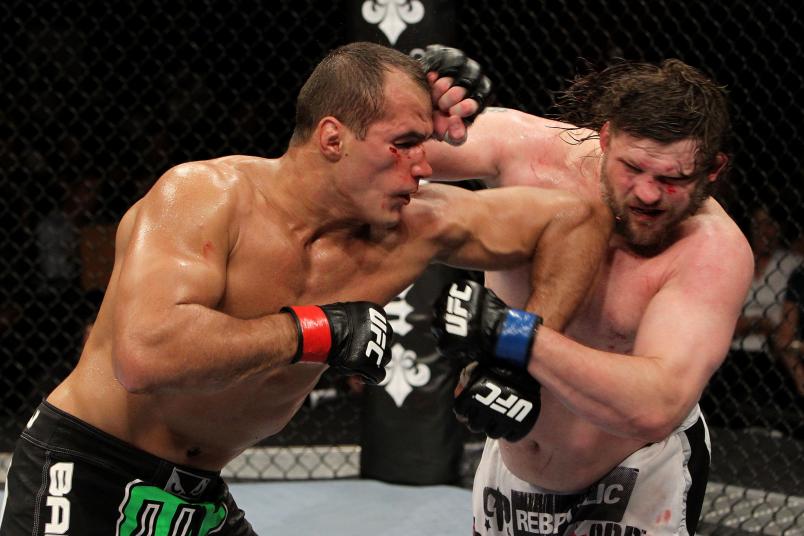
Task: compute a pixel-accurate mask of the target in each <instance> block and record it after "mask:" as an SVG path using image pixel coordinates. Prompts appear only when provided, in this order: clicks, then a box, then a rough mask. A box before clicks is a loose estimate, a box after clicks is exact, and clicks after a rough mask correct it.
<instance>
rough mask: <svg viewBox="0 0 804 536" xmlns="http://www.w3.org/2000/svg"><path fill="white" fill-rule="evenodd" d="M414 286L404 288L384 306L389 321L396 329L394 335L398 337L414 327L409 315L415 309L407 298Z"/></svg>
mask: <svg viewBox="0 0 804 536" xmlns="http://www.w3.org/2000/svg"><path fill="white" fill-rule="evenodd" d="M412 287H413V285H411V286H409V287H408V288H406V289H405V290H403V291H402V292H401V293H400V294H399V295H398V296H397V297H395V298H394V299H393V300H392V301H390V302H389V303H387V304H386V305H385V307H384V309H385V314H386V315H388V321H389V322H390V323H391V327H392V328H393V330H394V335H396V336H397V337H404V336H405V335H407V334H408V333H410V330H412V329H413V326H412V325H411V324H410V323H409V322H408V320H407V318H408V315H409V314H410V313H411V312H412V311H413V306H412V305H411V304H409V303H408V302H407V300H406V299H405V297H406V296H407V294H408V291H409V290H410V289H411V288H412Z"/></svg>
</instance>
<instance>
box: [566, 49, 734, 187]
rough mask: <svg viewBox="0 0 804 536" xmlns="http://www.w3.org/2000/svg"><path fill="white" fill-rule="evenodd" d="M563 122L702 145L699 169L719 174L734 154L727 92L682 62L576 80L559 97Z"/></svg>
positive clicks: (614, 68)
mask: <svg viewBox="0 0 804 536" xmlns="http://www.w3.org/2000/svg"><path fill="white" fill-rule="evenodd" d="M556 105H557V108H558V115H557V117H558V119H560V120H562V121H565V122H567V123H571V124H573V125H575V126H577V127H581V128H588V129H592V130H595V131H599V130H600V129H601V128H602V127H603V125H604V124H605V123H606V122H607V121H608V122H609V124H610V125H611V127H612V128H613V129H615V131H617V130H619V131H623V132H626V133H628V134H631V135H633V136H636V137H639V138H649V139H652V140H656V141H659V142H662V143H671V142H675V141H679V140H683V139H687V138H691V139H695V140H697V141H698V143H699V145H698V154H697V155H696V168H697V169H698V170H704V171H710V170H714V169H716V167H717V165H718V161H717V160H716V156H717V154H718V153H721V152H722V153H726V154H728V152H729V145H730V139H731V122H730V120H729V109H728V102H727V97H726V91H725V88H723V87H722V86H718V85H717V84H715V82H713V81H712V80H711V79H710V78H708V77H707V76H705V75H704V74H703V73H701V72H700V71H699V70H698V69H696V68H694V67H691V66H690V65H687V64H686V63H684V62H683V61H681V60H677V59H668V60H665V61H663V62H662V63H661V64H659V65H653V64H649V63H637V62H626V61H619V62H618V63H616V64H614V65H611V66H609V67H607V68H605V69H603V70H601V71H596V72H595V71H593V72H590V73H587V74H584V75H581V76H579V77H577V78H575V80H573V82H572V85H571V86H570V87H569V89H567V90H566V91H564V92H562V93H560V94H559V95H558V96H557V98H556Z"/></svg>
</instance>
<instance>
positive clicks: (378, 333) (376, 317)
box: [366, 309, 387, 367]
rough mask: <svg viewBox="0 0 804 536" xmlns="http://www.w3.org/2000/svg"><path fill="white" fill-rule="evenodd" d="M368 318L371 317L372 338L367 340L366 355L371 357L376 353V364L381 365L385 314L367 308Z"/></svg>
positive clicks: (383, 353) (385, 325) (385, 327)
mask: <svg viewBox="0 0 804 536" xmlns="http://www.w3.org/2000/svg"><path fill="white" fill-rule="evenodd" d="M369 318H370V319H371V333H373V334H374V339H373V340H371V341H369V343H368V346H366V357H371V354H372V353H374V354H377V366H378V367H379V366H382V356H383V355H385V343H386V342H387V341H386V340H385V338H386V337H385V331H386V329H387V324H386V321H385V316H383V314H382V313H380V312H379V311H378V310H376V309H369Z"/></svg>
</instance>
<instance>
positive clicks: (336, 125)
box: [316, 115, 346, 162]
mask: <svg viewBox="0 0 804 536" xmlns="http://www.w3.org/2000/svg"><path fill="white" fill-rule="evenodd" d="M345 128H346V127H345V126H344V124H343V123H341V122H340V121H338V120H337V119H336V118H334V117H332V116H330V115H328V116H327V117H324V118H322V119H321V121H319V122H318V127H317V128H316V136H317V140H318V148H319V150H320V151H321V154H322V155H324V158H326V159H327V160H329V161H330V162H337V161H338V160H340V159H341V156H343V134H344V130H345Z"/></svg>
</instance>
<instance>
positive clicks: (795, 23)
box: [0, 0, 804, 534]
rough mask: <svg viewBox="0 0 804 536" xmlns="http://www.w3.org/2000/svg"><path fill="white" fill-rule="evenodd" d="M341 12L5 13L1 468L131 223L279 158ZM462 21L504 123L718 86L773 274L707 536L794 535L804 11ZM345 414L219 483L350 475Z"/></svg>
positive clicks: (752, 319)
mask: <svg viewBox="0 0 804 536" xmlns="http://www.w3.org/2000/svg"><path fill="white" fill-rule="evenodd" d="M413 3H416V2H415V0H414V2H413ZM374 4H375V5H378V4H379V2H374ZM397 4H400V5H401V6H403V7H404V5H410V4H411V2H397ZM423 4H424V5H425V8H426V5H427V2H426V1H424V2H423ZM352 5H354V3H352ZM345 8H346V6H345V5H344V4H343V3H340V2H332V3H322V2H317V3H313V2H307V1H304V0H300V1H297V2H287V1H281V2H271V3H263V5H260V4H259V3H256V2H240V1H234V2H226V3H224V2H213V1H210V0H207V1H197V2H187V1H178V2H154V1H130V2H100V1H90V0H85V1H82V2H55V1H47V0H39V1H37V0H34V1H33V2H22V1H20V0H11V2H8V3H7V7H6V9H5V10H4V13H2V14H0V20H2V23H3V28H4V29H5V31H4V32H2V34H0V80H1V82H0V84H1V85H2V92H0V96H1V98H2V102H3V106H2V107H0V114H1V115H0V217H1V218H2V225H0V247H2V252H1V254H0V278H2V290H0V337H2V342H1V344H0V351H2V355H0V451H6V452H8V451H10V450H11V449H12V448H13V444H14V441H15V439H16V436H17V435H18V433H19V431H20V430H21V428H22V426H23V425H24V423H25V421H26V419H27V418H28V417H29V415H30V414H31V412H32V411H33V408H34V407H35V406H36V404H38V403H39V401H40V400H41V398H42V397H43V396H44V395H45V394H46V393H47V392H49V391H50V389H52V388H53V387H54V386H55V385H56V384H57V383H58V381H59V380H60V379H61V378H63V377H64V376H65V375H66V374H67V373H68V372H69V371H70V369H71V368H72V367H73V366H74V364H75V362H76V360H77V356H78V355H79V353H80V348H81V344H82V341H83V337H84V334H85V331H86V329H87V327H88V326H90V325H91V322H92V320H93V317H94V314H95V312H96V310H97V307H98V305H99V303H100V299H101V298H102V294H103V289H104V287H105V284H106V280H107V278H108V275H109V272H110V268H111V262H112V255H113V238H114V230H115V225H116V222H117V221H118V220H119V218H120V217H121V216H122V214H123V212H124V211H125V209H126V208H127V207H128V206H129V205H130V204H131V203H132V202H134V201H135V200H136V199H138V198H139V197H140V196H141V195H142V194H143V193H144V192H145V191H146V190H147V189H148V188H149V187H150V185H151V184H152V183H153V181H154V180H155V179H156V178H157V177H158V176H159V175H160V174H161V173H163V172H164V171H165V170H167V169H168V168H169V167H170V166H172V165H175V164H177V163H179V162H183V161H187V160H200V159H206V158H211V157H215V156H220V155H224V154H232V153H243V154H254V155H258V156H267V157H274V156H278V155H279V154H281V153H282V152H283V150H284V148H285V146H286V144H287V141H288V139H289V136H290V133H291V130H292V125H293V107H294V100H295V95H296V93H297V91H298V89H299V88H300V86H301V84H302V82H303V81H304V79H305V78H306V77H307V75H308V74H309V72H310V71H311V70H312V68H313V66H314V65H315V63H316V62H317V61H318V60H319V59H320V58H321V57H322V56H323V55H324V54H325V53H326V51H328V50H329V49H331V48H333V47H334V46H337V45H339V44H342V43H344V42H346V41H348V40H349V39H348V36H347V35H346V31H345V28H346V26H347V23H346V20H347V18H348V17H350V16H355V15H353V14H347V13H345V12H344V10H345ZM351 8H352V7H350V9H351ZM455 15H456V17H457V19H456V21H455V23H456V25H457V28H458V31H457V35H458V38H457V41H456V42H455V43H452V44H454V45H456V46H459V47H461V48H463V49H464V50H466V51H467V53H468V54H469V55H470V56H472V57H474V58H476V59H478V60H479V61H480V62H481V64H483V65H484V66H486V67H487V71H488V74H489V76H490V77H491V78H492V79H493V80H494V81H495V82H496V90H495V96H494V102H495V103H496V104H498V105H502V106H507V107H513V108H520V109H523V110H527V111H529V112H532V113H535V114H539V115H545V114H549V113H550V112H551V105H552V102H553V98H554V94H555V92H556V91H558V90H561V89H562V88H564V87H566V85H567V81H568V80H569V79H571V78H573V76H574V75H575V74H577V73H578V72H579V69H580V68H581V67H582V65H583V64H584V63H585V62H588V63H589V64H591V65H594V66H602V65H605V64H607V63H608V62H610V61H612V60H613V59H614V58H617V57H623V58H627V59H631V60H645V61H658V60H661V59H663V58H667V57H678V58H680V59H682V60H684V61H686V62H688V63H690V64H693V65H696V66H698V67H699V68H701V69H702V70H703V71H705V72H706V73H708V74H710V75H712V76H713V77H714V78H715V79H716V80H718V81H719V82H720V83H722V84H723V85H725V86H726V87H727V89H728V91H729V94H730V97H731V101H732V111H733V120H734V129H735V142H734V147H733V149H734V151H733V152H734V155H735V158H734V161H733V163H732V170H731V173H730V175H729V177H728V179H727V180H726V181H724V183H723V184H722V185H721V189H720V191H719V193H718V197H719V199H720V200H721V201H722V203H723V204H724V206H725V207H726V208H727V210H728V211H729V212H730V213H731V214H732V215H733V216H734V218H735V219H736V220H737V221H738V223H739V224H740V225H741V226H742V228H743V229H744V230H745V232H746V233H747V234H748V235H749V236H750V237H751V240H752V245H753V247H754V249H755V250H757V251H759V250H762V251H768V254H767V258H768V261H767V262H765V261H763V262H762V263H761V264H760V265H759V266H760V270H758V273H759V275H758V277H757V281H756V283H755V286H754V288H753V289H752V292H751V295H750V296H749V300H748V302H747V303H746V319H745V321H744V322H743V323H742V324H741V326H738V334H737V335H735V344H734V347H733V349H732V352H731V356H730V358H729V359H728V360H727V362H726V365H724V367H723V368H722V369H721V370H720V371H719V372H718V373H717V374H716V375H715V377H714V378H713V379H712V381H711V383H710V386H709V388H708V389H707V392H706V393H705V394H704V397H703V400H702V406H703V407H704V410H705V411H706V413H707V415H708V416H709V418H710V421H711V422H710V424H711V428H712V448H713V453H712V475H711V478H710V480H711V481H712V482H713V483H712V484H710V488H709V492H708V493H707V504H706V507H705V510H704V530H706V529H707V527H708V528H709V531H710V532H715V531H718V530H725V529H730V530H737V531H747V532H765V533H768V534H783V533H785V534H794V533H796V534H801V533H804V529H802V524H804V521H802V516H801V511H802V510H803V509H804V499H801V498H800V497H801V496H804V476H803V474H804V468H802V463H801V460H802V459H804V443H802V439H803V438H802V436H803V435H804V431H803V430H802V426H803V424H802V423H804V405H803V404H802V399H803V398H804V397H802V394H801V392H800V390H801V389H804V388H802V387H799V388H798V389H799V391H797V387H796V385H795V382H794V381H793V378H794V377H795V374H799V376H798V377H799V378H800V377H801V372H800V370H801V367H802V362H801V357H800V353H799V354H791V352H790V348H789V347H790V345H791V342H790V341H789V340H787V341H785V340H783V339H784V337H780V336H779V332H780V330H781V326H782V325H783V324H784V323H785V322H784V321H785V320H790V319H791V315H794V314H796V311H797V309H796V308H795V303H801V301H804V292H802V294H801V295H799V294H796V293H793V292H787V286H786V284H787V278H788V276H789V275H790V273H791V272H792V271H793V270H794V269H795V268H796V267H797V266H799V265H800V263H801V257H800V256H798V255H800V254H801V252H802V251H804V240H803V239H802V236H804V232H803V231H804V229H802V225H804V222H802V218H801V213H802V212H801V209H802V204H803V203H802V172H801V169H802V168H801V162H800V157H801V154H802V138H801V135H800V133H799V132H798V131H799V129H800V128H801V125H802V124H804V122H803V121H802V120H803V119H804V117H803V116H804V113H803V111H804V105H802V102H804V99H802V95H801V88H802V85H804V80H802V72H801V71H800V69H799V68H797V67H795V66H796V65H800V64H801V61H802V56H804V54H803V53H802V48H804V45H803V44H802V41H801V37H800V36H801V35H804V24H802V20H801V14H800V5H799V3H798V2H794V1H792V0H791V1H787V2H784V1H776V2H764V3H757V2H753V1H748V0H734V1H725V0H713V1H709V2H685V1H670V0H656V1H653V2H627V1H625V0H604V1H603V2H594V3H593V2H587V1H585V0H583V1H581V2H567V1H562V2H547V1H526V0H521V1H513V0H503V1H500V0H498V1H495V2H487V1H476V2H471V3H466V4H465V5H460V6H458V8H457V9H456V10H455ZM763 222H764V226H763ZM796 252H798V253H796ZM724 262H728V259H724ZM758 264H759V263H758ZM785 301H786V302H788V303H787V305H785ZM791 303H792V304H793V305H792V306H791V305H790V304H791ZM794 319H795V318H793V320H794ZM799 327H800V325H799V326H795V329H798V328H799ZM751 333H755V334H756V333H761V334H762V335H761V336H759V337H756V336H754V337H753V338H752V336H751ZM801 335H802V333H801V332H800V331H798V332H797V335H796V336H795V337H794V339H796V338H797V339H800V338H801ZM668 336H683V334H668ZM790 355H794V357H793V358H789V356H790ZM785 356H788V357H787V358H786V357H785ZM796 370H798V371H799V372H796ZM799 381H800V380H799ZM349 393H350V391H349V390H348V389H347V388H346V387H345V386H344V384H343V379H342V378H338V377H334V376H332V377H330V376H325V378H324V380H323V381H322V383H321V385H319V387H318V388H317V389H316V391H314V392H313V394H312V395H311V397H310V398H309V399H308V401H307V403H306V404H305V406H304V407H303V408H302V409H301V410H300V412H299V414H298V415H297V416H296V417H295V418H294V419H293V421H292V422H291V423H290V424H289V426H288V427H287V428H286V429H285V430H284V431H283V432H282V433H281V434H279V435H277V436H275V437H272V438H269V439H267V440H266V441H265V442H264V443H263V444H261V445H260V447H259V448H258V449H255V450H254V451H251V452H249V453H248V454H247V455H246V456H244V457H241V458H239V459H238V460H236V461H235V462H233V463H232V464H231V465H230V466H229V467H228V468H227V474H228V475H229V476H230V477H231V478H238V479H250V478H255V479H290V478H329V477H350V476H356V475H358V474H359V467H358V465H359V463H358V462H359V455H358V454H357V453H358V452H359V445H360V433H361V432H360V418H361V401H360V399H359V397H356V396H354V395H351V394H349ZM468 437H469V436H468ZM469 439H470V440H477V438H472V437H469ZM473 444H474V443H471V442H470V448H469V449H468V450H467V458H466V459H467V461H466V462H465V473H466V475H467V481H468V480H469V479H470V478H471V473H472V471H473V462H472V460H473V459H474V458H473V456H474V454H473V452H474V450H476V449H474V450H473V448H472V445H473ZM475 461H476V460H475ZM768 505H775V506H772V507H769V506H768Z"/></svg>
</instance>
